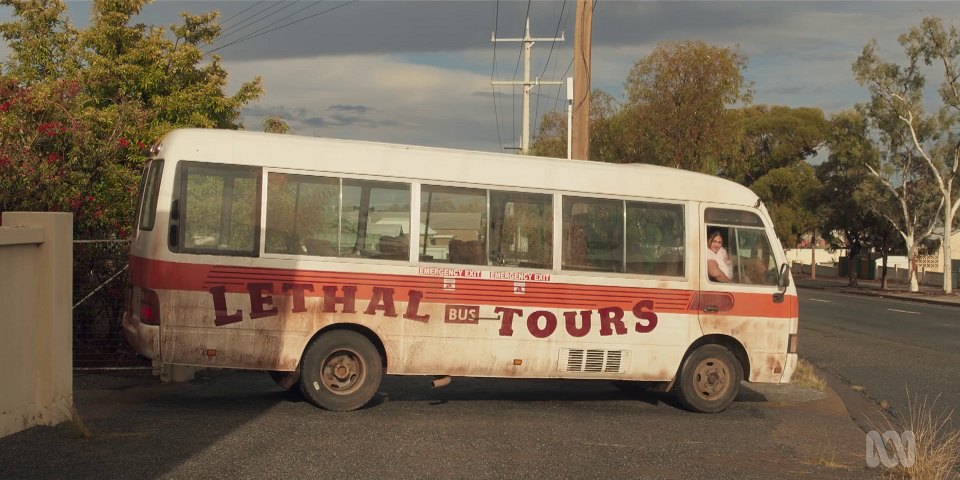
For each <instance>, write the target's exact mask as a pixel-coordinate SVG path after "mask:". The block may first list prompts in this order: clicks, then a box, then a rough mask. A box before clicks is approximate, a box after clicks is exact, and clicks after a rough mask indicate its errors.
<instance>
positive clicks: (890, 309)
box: [887, 308, 920, 315]
mask: <svg viewBox="0 0 960 480" xmlns="http://www.w3.org/2000/svg"><path fill="white" fill-rule="evenodd" d="M887 310H889V311H891V312H898V313H909V314H911V315H920V312H911V311H909V310H897V309H896V308H888V309H887Z"/></svg>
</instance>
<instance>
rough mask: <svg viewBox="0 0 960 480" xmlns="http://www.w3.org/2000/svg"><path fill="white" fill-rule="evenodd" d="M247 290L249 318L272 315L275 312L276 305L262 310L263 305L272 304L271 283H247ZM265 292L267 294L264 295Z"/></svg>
mask: <svg viewBox="0 0 960 480" xmlns="http://www.w3.org/2000/svg"><path fill="white" fill-rule="evenodd" d="M247 292H250V318H263V317H272V316H274V315H276V314H277V307H273V308H271V309H270V310H264V309H263V306H264V305H273V284H272V283H248V284H247ZM264 292H266V293H267V294H268V295H264V294H263V293H264Z"/></svg>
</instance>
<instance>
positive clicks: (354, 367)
mask: <svg viewBox="0 0 960 480" xmlns="http://www.w3.org/2000/svg"><path fill="white" fill-rule="evenodd" d="M366 375H367V368H366V364H364V363H363V357H362V356H360V354H359V353H357V352H355V351H353V350H337V351H335V352H333V353H331V354H330V355H329V356H327V358H326V359H324V361H323V365H322V366H321V371H320V378H321V381H322V382H323V386H324V387H326V388H327V390H329V391H330V392H331V393H335V394H337V395H350V394H351V393H353V392H355V391H357V390H358V389H359V388H360V387H361V386H362V385H363V381H364V379H365V378H366Z"/></svg>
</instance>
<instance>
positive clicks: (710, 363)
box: [693, 358, 730, 401]
mask: <svg viewBox="0 0 960 480" xmlns="http://www.w3.org/2000/svg"><path fill="white" fill-rule="evenodd" d="M693 387H694V389H695V390H696V392H697V395H698V396H699V397H700V398H702V399H704V400H709V401H716V400H719V399H721V398H723V396H724V394H725V393H726V392H727V390H729V389H730V369H729V367H727V364H726V363H724V362H722V361H720V360H718V359H716V358H706V359H704V360H703V361H701V362H700V363H699V364H698V365H697V368H696V370H694V373H693Z"/></svg>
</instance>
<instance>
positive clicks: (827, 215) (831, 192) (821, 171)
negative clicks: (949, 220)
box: [816, 110, 891, 286]
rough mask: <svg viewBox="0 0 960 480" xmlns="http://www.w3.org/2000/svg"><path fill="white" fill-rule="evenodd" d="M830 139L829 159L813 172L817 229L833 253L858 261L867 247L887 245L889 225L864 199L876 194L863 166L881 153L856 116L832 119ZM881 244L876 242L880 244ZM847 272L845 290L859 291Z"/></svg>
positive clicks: (846, 114)
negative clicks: (837, 251)
mask: <svg viewBox="0 0 960 480" xmlns="http://www.w3.org/2000/svg"><path fill="white" fill-rule="evenodd" d="M829 124H830V128H829V132H830V134H829V135H828V136H827V138H826V143H827V147H828V149H829V151H830V155H829V156H828V157H827V160H826V161H825V162H823V163H821V164H820V165H819V166H817V178H818V179H819V180H820V182H821V186H822V188H821V190H820V192H819V195H818V198H817V201H816V204H817V205H818V207H817V217H818V218H819V222H818V224H819V225H818V229H819V230H820V231H821V232H822V234H823V236H824V238H826V239H827V240H828V241H829V243H830V246H831V248H832V249H840V248H842V249H844V250H846V251H847V252H848V256H847V258H858V257H859V253H860V252H861V251H862V250H863V249H865V248H868V247H870V246H878V245H890V244H891V241H889V240H887V241H884V240H885V239H886V237H887V236H888V232H889V226H888V222H887V220H885V219H884V218H882V217H881V216H880V215H879V214H878V213H877V212H878V209H877V208H876V205H875V201H874V200H871V199H870V196H869V195H867V194H865V193H863V192H864V190H865V189H866V191H868V192H877V191H880V192H881V193H882V194H883V196H884V197H885V196H886V193H885V192H883V191H882V190H881V189H880V188H878V186H877V185H869V184H870V183H871V182H876V181H877V180H876V179H874V178H873V176H872V175H871V173H870V170H869V169H868V168H867V165H876V164H877V162H878V156H879V152H878V151H877V149H876V147H875V146H874V145H873V142H872V141H871V139H870V136H869V124H868V122H867V119H866V117H864V116H863V115H862V114H861V113H860V112H857V111H855V110H850V111H844V112H840V113H837V114H835V115H833V116H832V117H831V118H830V122H829ZM877 232H880V234H879V240H880V241H879V242H875V240H876V239H877V238H878V235H877ZM852 267H853V266H852V265H851V268H849V269H848V276H849V277H848V278H849V281H848V285H850V286H856V285H857V270H856V268H852Z"/></svg>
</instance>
